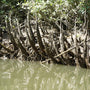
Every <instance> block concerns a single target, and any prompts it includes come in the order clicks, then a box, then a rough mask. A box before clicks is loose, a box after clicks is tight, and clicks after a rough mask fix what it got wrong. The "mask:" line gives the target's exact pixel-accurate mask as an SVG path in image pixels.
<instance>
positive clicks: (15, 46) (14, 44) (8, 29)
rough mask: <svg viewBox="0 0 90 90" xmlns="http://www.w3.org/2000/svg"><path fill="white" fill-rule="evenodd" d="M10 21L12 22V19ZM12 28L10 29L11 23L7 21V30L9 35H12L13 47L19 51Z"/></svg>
mask: <svg viewBox="0 0 90 90" xmlns="http://www.w3.org/2000/svg"><path fill="white" fill-rule="evenodd" d="M10 20H11V19H10ZM10 22H11V21H10ZM11 27H12V24H11ZM11 27H10V23H9V21H8V20H6V29H7V31H8V34H9V35H10V40H11V42H12V44H13V46H14V50H17V49H18V46H17V43H16V41H15V39H14V36H13V34H12V33H11Z"/></svg>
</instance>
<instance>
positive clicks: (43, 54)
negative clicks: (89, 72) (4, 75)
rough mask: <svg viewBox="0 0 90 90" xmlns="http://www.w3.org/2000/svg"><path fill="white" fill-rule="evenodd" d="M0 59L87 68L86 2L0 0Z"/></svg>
mask: <svg viewBox="0 0 90 90" xmlns="http://www.w3.org/2000/svg"><path fill="white" fill-rule="evenodd" d="M0 3H1V7H0V10H1V12H0V13H1V15H0V20H1V22H0V58H1V59H4V58H7V59H20V60H28V61H41V63H46V62H48V63H58V64H63V65H72V66H80V67H84V68H90V1H89V0H78V1H77V0H50V1H49V0H31V1H26V0H24V1H23V0H21V2H18V0H16V1H13V2H10V1H8V2H7V1H6V0H1V1H0Z"/></svg>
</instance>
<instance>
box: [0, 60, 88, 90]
mask: <svg viewBox="0 0 90 90" xmlns="http://www.w3.org/2000/svg"><path fill="white" fill-rule="evenodd" d="M0 90H90V70H87V69H82V68H75V67H71V66H62V65H55V64H49V65H48V64H40V63H39V62H28V61H27V62H25V61H17V60H5V61H4V60H0Z"/></svg>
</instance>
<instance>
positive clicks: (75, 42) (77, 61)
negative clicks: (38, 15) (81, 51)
mask: <svg viewBox="0 0 90 90" xmlns="http://www.w3.org/2000/svg"><path fill="white" fill-rule="evenodd" d="M74 29H75V38H74V44H75V47H76V48H75V63H76V66H79V60H78V43H77V29H76V19H75V27H74Z"/></svg>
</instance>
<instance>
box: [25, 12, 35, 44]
mask: <svg viewBox="0 0 90 90" xmlns="http://www.w3.org/2000/svg"><path fill="white" fill-rule="evenodd" d="M29 15H30V13H29V11H28V13H27V27H28V31H29V34H30V39H31V40H32V41H33V43H34V44H35V37H34V33H33V30H32V27H31V24H30V18H29Z"/></svg>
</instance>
